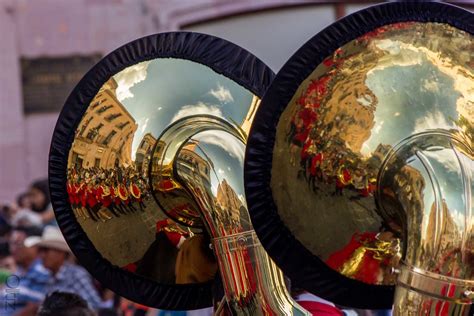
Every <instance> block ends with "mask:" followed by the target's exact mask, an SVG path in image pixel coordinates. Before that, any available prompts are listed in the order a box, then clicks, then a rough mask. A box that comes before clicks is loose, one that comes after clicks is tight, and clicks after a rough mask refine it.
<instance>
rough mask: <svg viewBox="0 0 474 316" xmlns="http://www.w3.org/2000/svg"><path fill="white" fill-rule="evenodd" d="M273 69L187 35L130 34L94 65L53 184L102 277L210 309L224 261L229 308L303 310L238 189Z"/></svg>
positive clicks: (155, 302) (143, 296) (66, 115)
mask: <svg viewBox="0 0 474 316" xmlns="http://www.w3.org/2000/svg"><path fill="white" fill-rule="evenodd" d="M144 47H145V48H144ZM143 50H144V51H143ZM150 55H152V57H151V58H150ZM224 57H226V58H224ZM117 60H120V63H119V65H117ZM223 73H224V74H225V75H222V74H223ZM94 76H97V77H96V78H93V77H94ZM271 78H272V73H271V70H269V69H268V68H267V67H266V66H265V65H264V64H263V63H262V62H260V61H259V60H258V59H256V58H255V57H254V56H252V55H251V54H250V53H248V52H246V51H244V50H242V49H241V48H239V47H237V46H235V45H233V44H231V43H228V42H226V41H224V40H220V39H217V38H214V37H211V36H207V35H203V34H191V33H170V34H160V35H155V36H150V37H146V38H143V39H140V40H137V41H136V42H132V43H130V44H128V45H126V46H124V47H122V48H120V49H119V50H117V51H115V52H113V53H112V54H111V55H109V56H108V57H106V58H105V59H104V60H103V61H102V62H101V63H99V64H98V65H97V66H96V67H95V68H94V69H93V70H92V71H91V72H90V73H89V74H88V75H86V77H85V78H84V79H83V80H82V81H81V82H80V83H79V85H78V86H77V87H76V89H75V90H74V91H73V94H72V95H71V97H70V98H69V99H68V101H67V102H66V106H65V108H64V109H63V112H62V113H61V116H60V118H59V121H58V125H57V127H56V130H55V135H54V137H53V145H52V151H51V156H50V161H51V164H50V166H51V169H50V170H51V173H50V182H51V189H52V190H51V191H52V192H53V203H54V207H55V212H56V215H57V219H58V223H59V225H60V227H61V228H62V231H63V233H64V234H65V237H66V239H67V241H68V242H69V244H70V246H71V249H72V250H73V251H74V253H75V254H76V256H77V258H78V259H79V260H80V261H81V262H82V263H83V264H84V265H85V267H86V268H87V269H88V270H89V271H90V272H91V273H92V274H93V275H94V277H96V278H97V279H98V280H99V281H101V282H103V283H104V285H105V286H108V287H110V288H111V289H112V290H114V291H116V292H117V293H118V294H120V295H123V296H125V297H127V298H129V299H131V300H133V301H136V302H139V303H142V304H146V305H150V306H154V307H158V308H162V309H180V310H183V309H195V308H200V307H207V306H211V299H210V298H211V297H210V296H211V283H212V282H220V281H215V280H214V279H215V276H216V273H217V271H219V273H220V276H221V279H222V285H223V287H224V292H225V300H224V302H226V305H228V309H229V310H230V311H232V313H235V314H239V315H240V314H241V315H250V314H251V315H267V314H268V313H272V314H285V315H308V313H307V312H306V311H305V310H304V309H302V308H301V307H300V306H299V305H298V304H296V303H295V302H294V301H293V299H292V298H291V296H290V295H289V293H288V291H287V289H286V287H285V283H284V279H283V274H282V272H281V271H280V270H279V269H278V267H277V266H276V265H275V264H274V263H273V262H272V261H271V259H270V258H269V257H268V255H267V254H266V252H265V251H264V249H263V247H262V246H261V244H260V242H259V240H258V238H257V237H256V235H255V232H254V231H253V228H252V224H251V222H250V217H249V215H248V211H247V205H246V200H245V197H244V185H243V159H244V152H245V142H246V139H247V135H248V132H249V129H250V126H251V123H252V120H253V117H254V114H255V112H256V109H257V107H258V104H259V102H260V97H261V95H263V92H264V91H265V89H266V86H267V84H268V83H269V81H270V80H271ZM84 100H85V102H84ZM71 121H72V122H71ZM64 135H67V136H66V140H65V141H64V142H63V141H62V140H63V138H62V137H64ZM210 245H212V246H211V247H210ZM215 295H216V298H218V299H220V298H221V297H218V293H216V294H215Z"/></svg>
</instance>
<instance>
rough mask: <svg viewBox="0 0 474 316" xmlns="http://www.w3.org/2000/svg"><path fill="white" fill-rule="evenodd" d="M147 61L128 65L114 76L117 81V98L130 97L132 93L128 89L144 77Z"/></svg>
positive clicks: (121, 99)
mask: <svg viewBox="0 0 474 316" xmlns="http://www.w3.org/2000/svg"><path fill="white" fill-rule="evenodd" d="M149 63H150V62H149V61H144V62H141V63H138V64H136V65H133V66H130V67H127V68H125V69H124V70H122V71H121V72H119V73H118V74H116V75H115V76H114V79H115V81H116V82H117V85H118V87H117V91H116V92H117V99H119V101H123V100H125V99H127V98H132V97H133V93H132V92H131V91H130V88H132V87H133V86H134V85H136V84H137V83H139V82H141V81H143V80H145V79H146V75H147V69H148V64H149Z"/></svg>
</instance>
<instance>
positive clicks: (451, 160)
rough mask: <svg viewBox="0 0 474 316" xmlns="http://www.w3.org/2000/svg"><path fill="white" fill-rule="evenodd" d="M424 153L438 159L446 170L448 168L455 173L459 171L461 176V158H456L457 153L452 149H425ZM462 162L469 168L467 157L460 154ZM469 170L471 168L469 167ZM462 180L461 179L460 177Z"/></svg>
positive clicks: (435, 159)
mask: <svg viewBox="0 0 474 316" xmlns="http://www.w3.org/2000/svg"><path fill="white" fill-rule="evenodd" d="M423 154H424V155H425V156H427V157H428V158H430V159H432V160H434V161H437V162H438V163H439V164H441V165H442V166H443V167H444V168H445V170H448V171H450V172H453V173H457V174H458V176H461V166H460V164H459V160H458V159H457V158H456V155H455V153H454V151H453V150H452V149H442V150H436V151H427V150H425V151H423ZM459 158H460V160H461V163H462V164H463V165H464V166H465V168H467V169H468V168H469V166H468V165H467V163H466V161H465V160H466V159H464V157H463V156H462V155H461V154H460V157H459ZM468 170H469V169H468ZM459 181H461V179H459Z"/></svg>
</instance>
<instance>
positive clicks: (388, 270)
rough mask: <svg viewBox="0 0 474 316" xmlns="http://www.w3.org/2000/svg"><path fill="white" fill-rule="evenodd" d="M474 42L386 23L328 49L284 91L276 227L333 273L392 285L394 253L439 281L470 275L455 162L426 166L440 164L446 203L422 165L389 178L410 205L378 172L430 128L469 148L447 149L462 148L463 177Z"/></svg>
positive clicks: (445, 29)
mask: <svg viewBox="0 0 474 316" xmlns="http://www.w3.org/2000/svg"><path fill="white" fill-rule="evenodd" d="M473 44H474V40H473V36H472V35H470V34H468V33H466V32H463V31H461V30H459V29H456V28H454V27H452V26H449V25H447V24H440V23H415V22H405V23H397V24H391V25H386V26H383V27H380V28H378V29H375V30H374V31H372V32H370V33H367V34H365V35H364V36H362V37H360V38H358V39H356V40H353V41H351V42H349V43H347V44H345V45H344V46H342V47H341V48H339V49H338V50H336V51H335V52H334V53H333V54H332V55H330V56H328V57H327V58H326V59H325V60H324V61H323V62H322V63H321V64H320V65H319V66H318V67H316V68H315V69H314V71H313V72H312V73H311V75H310V76H309V77H308V78H306V79H305V80H304V81H303V83H302V84H301V85H300V87H299V88H298V90H297V91H296V93H295V94H294V97H293V99H292V100H291V102H290V103H289V104H288V106H287V108H286V109H285V111H284V112H283V114H282V116H281V117H280V121H279V123H278V126H277V132H276V142H275V147H274V151H273V152H274V155H273V166H272V168H273V169H272V170H273V172H272V179H271V186H272V193H273V198H274V201H275V204H276V206H277V208H278V212H279V215H280V217H281V218H282V220H283V221H284V222H285V225H286V226H287V227H288V228H289V229H290V230H291V231H292V233H293V234H294V235H295V236H296V238H297V239H298V240H299V241H301V242H302V243H303V244H304V245H305V247H306V248H308V249H309V250H310V251H312V253H313V254H315V255H317V256H319V257H320V258H321V259H322V260H324V261H325V262H326V263H327V264H328V265H329V266H330V267H332V268H333V269H335V270H337V271H339V272H340V273H342V274H344V275H345V276H347V277H350V278H353V279H357V280H359V281H361V282H365V283H370V284H395V282H396V278H397V275H396V274H395V273H393V271H396V268H398V267H399V265H400V258H401V257H402V256H403V255H404V256H405V258H404V260H405V264H410V265H411V264H413V265H414V266H417V267H418V266H419V267H421V268H423V269H425V270H430V271H432V270H433V269H435V267H438V269H441V270H440V271H438V272H437V273H440V274H443V273H448V272H447V270H449V269H450V268H449V267H452V265H455V266H462V267H463V268H462V269H461V270H462V272H459V273H460V275H462V277H461V278H464V279H467V280H472V272H471V271H470V270H471V269H472V265H473V263H472V254H473V251H474V250H473V249H474V237H473V235H472V231H473V220H472V213H473V211H472V205H471V198H472V196H471V193H470V192H471V191H470V188H471V186H472V184H471V178H470V176H467V175H465V176H463V177H459V176H457V175H458V173H457V172H459V170H461V169H460V168H461V167H460V165H459V164H458V163H457V161H456V160H455V159H454V158H453V157H455V156H453V154H450V156H449V159H450V160H449V161H447V158H448V156H447V154H446V153H444V151H442V152H443V154H441V155H440V156H439V157H438V158H437V163H436V166H435V167H439V166H438V165H442V166H444V169H445V171H443V172H442V173H441V174H437V175H436V177H438V180H437V181H438V182H439V183H437V188H438V191H439V192H442V195H441V197H442V198H443V199H445V201H443V200H440V196H436V195H434V193H433V183H434V182H433V181H434V180H433V179H430V178H429V175H428V173H427V172H426V170H425V169H423V171H421V169H420V170H418V169H413V168H412V167H410V164H408V161H406V162H405V164H402V165H404V166H405V167H404V169H403V170H404V173H401V174H400V175H399V176H398V178H397V179H398V181H399V182H398V184H399V188H400V190H401V191H403V192H405V195H404V197H403V198H406V199H408V200H409V201H410V203H411V204H409V206H407V205H405V204H404V203H402V200H403V198H402V197H397V196H395V194H394V193H393V192H390V191H393V190H395V188H394V187H393V186H388V187H387V186H384V185H383V184H381V183H379V182H378V181H377V177H378V176H379V172H380V170H381V167H382V164H383V163H384V161H385V160H386V159H387V157H388V156H389V154H390V153H391V152H392V151H393V150H394V148H395V147H396V146H397V144H399V143H400V142H403V141H404V140H406V139H407V138H409V137H411V136H412V135H418V134H420V133H428V134H429V135H431V133H437V132H436V131H438V130H443V131H448V132H449V133H450V134H453V135H454V134H455V135H458V138H460V139H462V141H461V142H462V144H463V148H467V149H464V151H460V150H456V151H453V150H452V149H451V151H452V152H456V153H457V154H456V155H458V154H459V153H460V152H463V153H464V154H463V155H464V156H463V157H464V158H463V159H464V160H465V163H464V165H463V167H462V170H463V172H465V173H466V174H470V172H471V171H472V155H471V154H470V153H469V151H471V153H472V148H473V147H472V140H473V119H474V106H473V104H474V103H473V102H474V90H473V80H474V71H473V66H474V58H473V54H472V46H473ZM433 146H435V145H433ZM433 148H434V147H433ZM433 148H431V149H430V150H429V155H428V154H427V155H428V156H429V157H432V156H430V155H435V153H434V151H432V149H433ZM466 153H467V154H466ZM458 156H462V155H458ZM433 159H434V158H433ZM464 160H463V161H464ZM420 161H421V160H420ZM393 168H394V167H393V166H391V167H389V170H388V171H386V174H391V172H394V171H393V170H392V169H393ZM450 168H451V169H450ZM456 170H457V171H456ZM387 177H388V178H390V176H387ZM390 179H391V178H390ZM468 188H469V190H468ZM382 193H383V195H382ZM377 194H378V195H380V197H382V196H383V200H380V199H379V201H378V202H376V199H375V196H376V195H377ZM400 199H402V200H400ZM403 201H405V200H403ZM433 203H434V204H433ZM381 204H383V205H384V207H383V208H380V207H379V206H380V205H381ZM415 209H416V212H415V211H414V210H415ZM430 214H431V215H430ZM447 214H450V217H449V216H448V215H447ZM413 216H415V217H413ZM315 217H317V218H318V220H317V221H316V220H313V218H315ZM409 221H411V222H409ZM406 235H408V236H410V237H408V238H407V237H406ZM421 236H423V237H421ZM446 243H447V244H449V246H446ZM440 245H443V246H442V247H441V246H440ZM407 249H408V250H407ZM450 251H454V253H450ZM421 254H424V255H421ZM433 254H436V256H433V257H432V258H431V257H429V255H433ZM428 258H430V259H428ZM421 262H423V264H421ZM455 262H456V263H455ZM445 265H446V267H445V268H444V270H443V269H442V268H441V267H442V266H445Z"/></svg>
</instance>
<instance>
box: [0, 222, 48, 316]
mask: <svg viewBox="0 0 474 316" xmlns="http://www.w3.org/2000/svg"><path fill="white" fill-rule="evenodd" d="M41 233H42V231H41V229H40V228H37V227H16V228H14V229H13V232H12V234H11V238H10V243H9V245H10V252H11V256H12V258H13V259H14V260H15V263H16V269H15V270H14V271H12V273H11V274H10V275H9V276H8V277H7V278H6V280H5V282H4V284H5V287H4V289H3V290H4V292H5V293H4V295H3V298H4V299H5V300H7V301H6V302H5V304H4V307H5V308H4V312H5V314H4V315H15V314H17V313H21V311H22V310H23V309H24V308H26V306H27V305H28V304H30V303H36V304H38V303H40V302H41V301H42V300H43V299H44V291H45V288H46V284H47V282H48V280H49V279H50V273H49V272H48V270H46V269H45V267H44V266H43V265H42V264H41V261H40V260H39V259H38V247H36V246H32V247H27V246H25V240H26V239H27V238H39V236H41ZM9 289H10V290H12V289H14V290H15V295H14V297H12V300H11V301H8V299H9V295H8V294H9V293H8V292H9V291H8V290H9ZM10 292H11V291H10Z"/></svg>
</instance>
